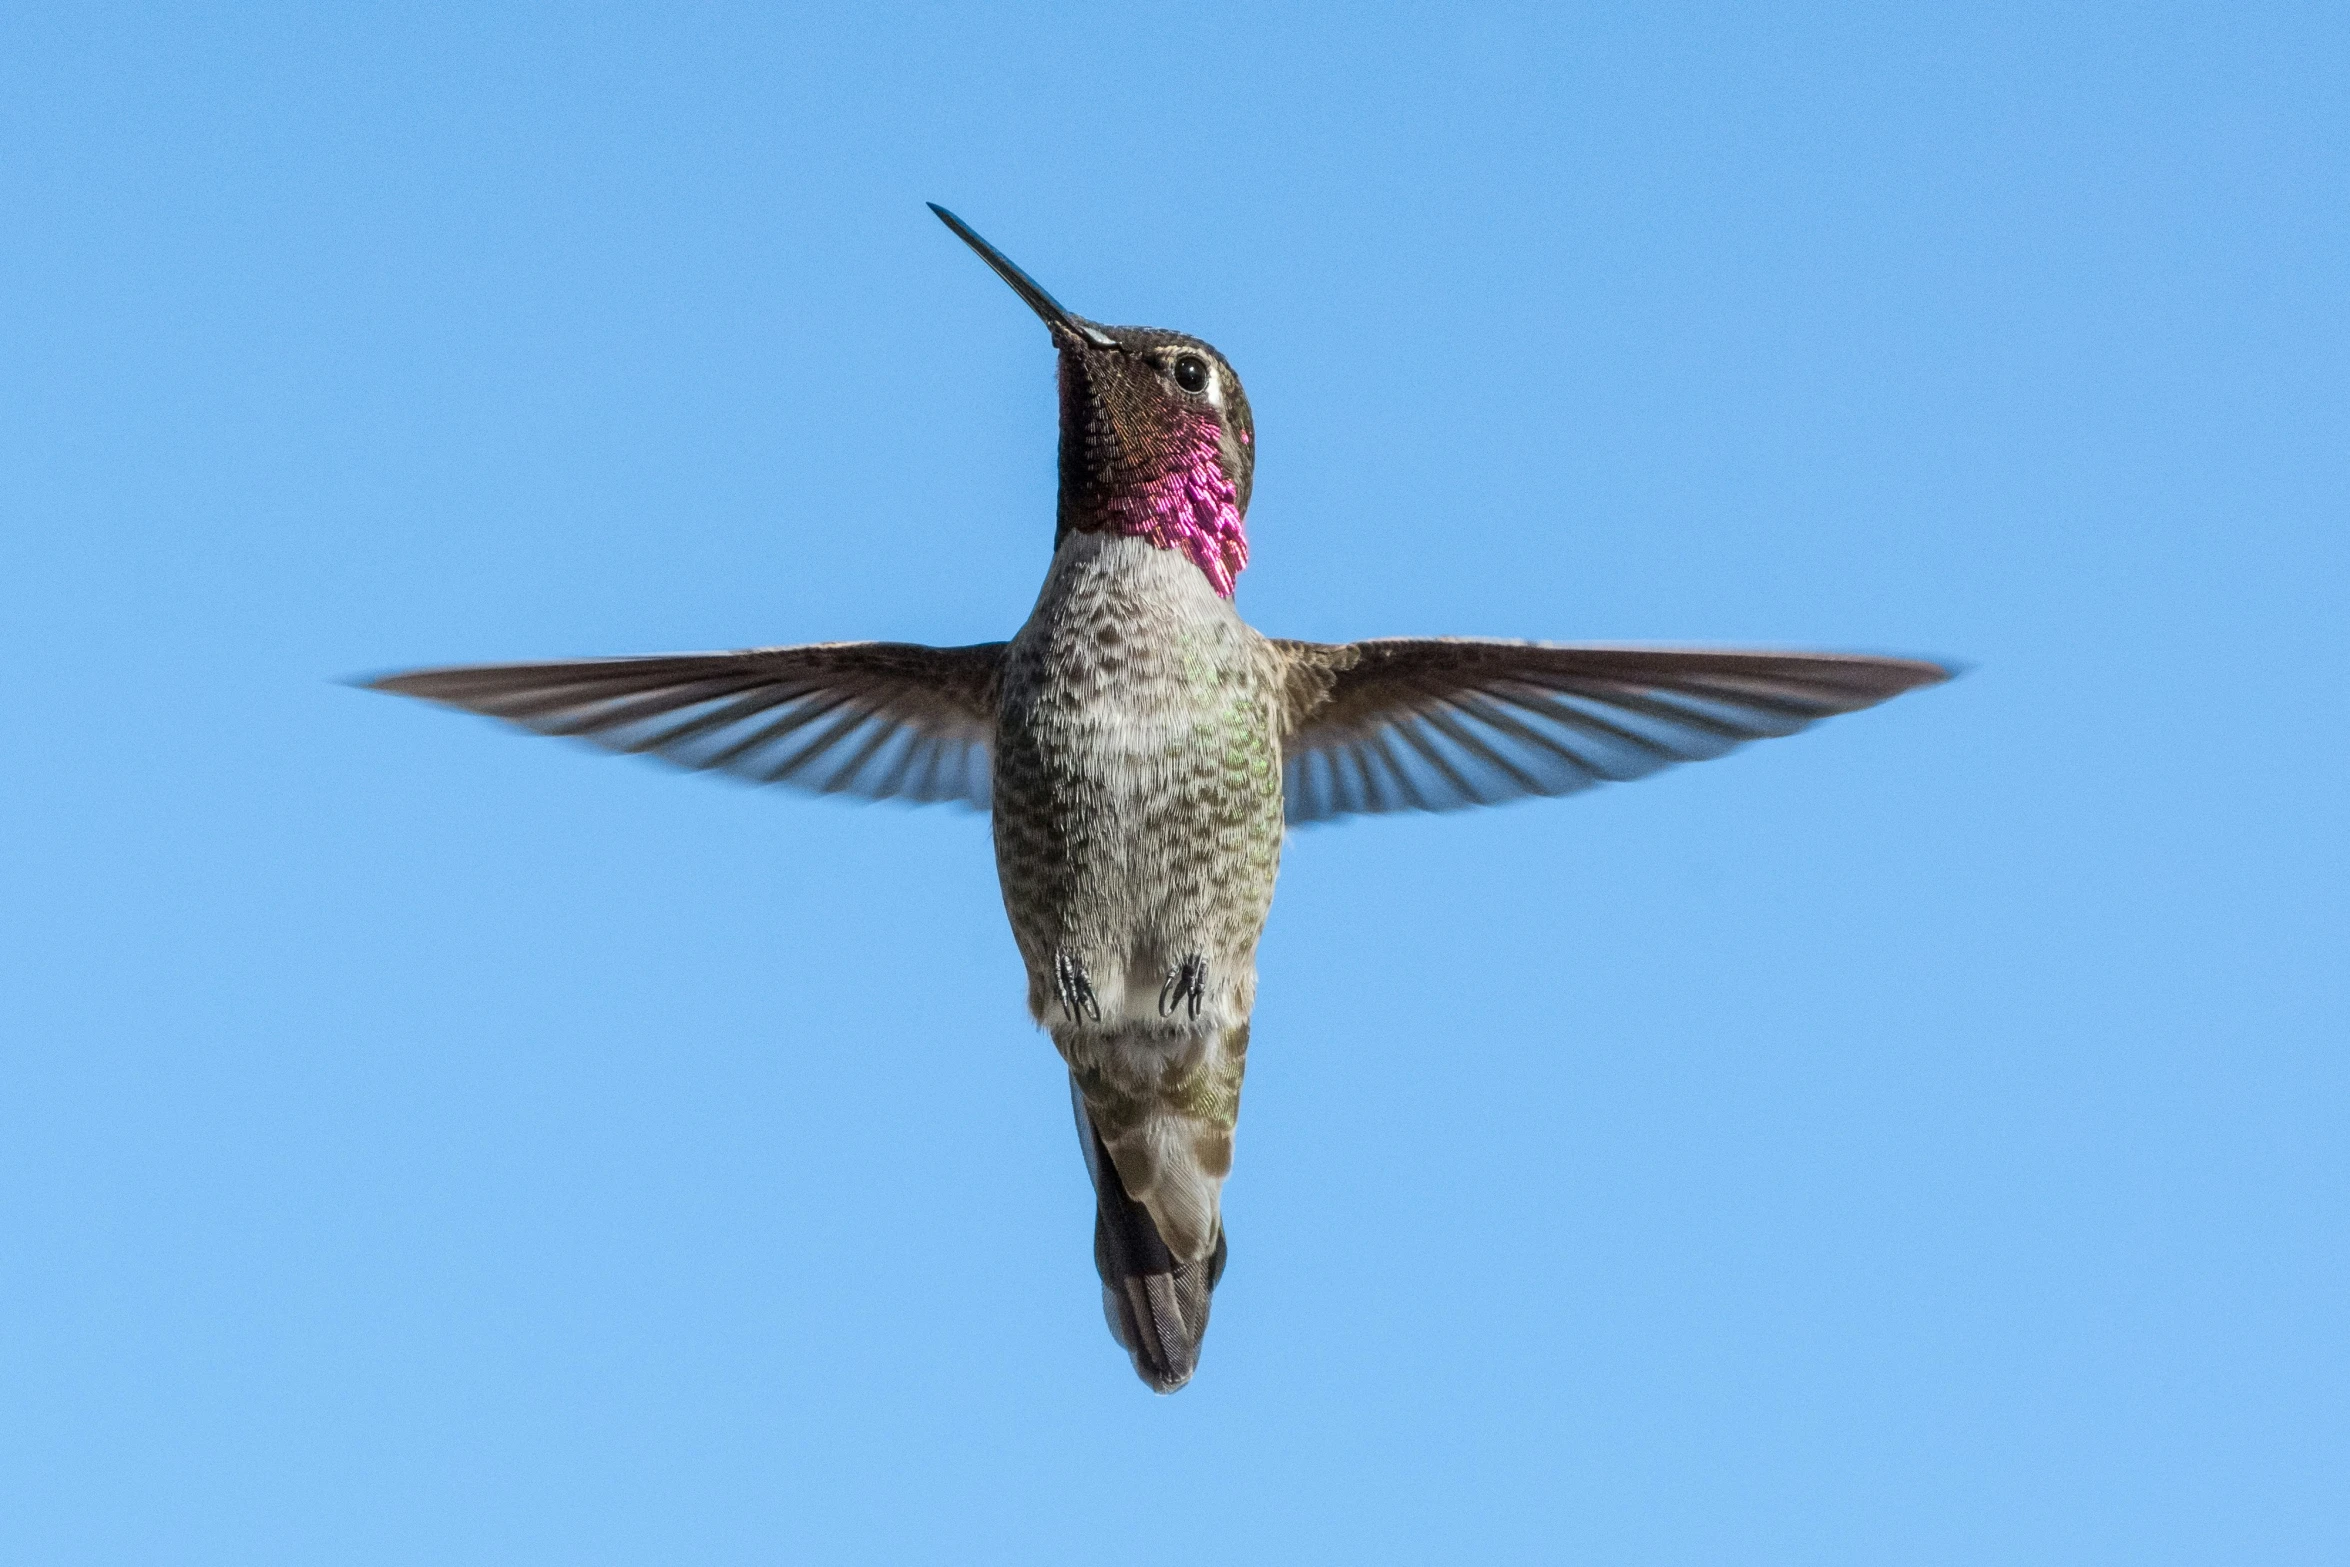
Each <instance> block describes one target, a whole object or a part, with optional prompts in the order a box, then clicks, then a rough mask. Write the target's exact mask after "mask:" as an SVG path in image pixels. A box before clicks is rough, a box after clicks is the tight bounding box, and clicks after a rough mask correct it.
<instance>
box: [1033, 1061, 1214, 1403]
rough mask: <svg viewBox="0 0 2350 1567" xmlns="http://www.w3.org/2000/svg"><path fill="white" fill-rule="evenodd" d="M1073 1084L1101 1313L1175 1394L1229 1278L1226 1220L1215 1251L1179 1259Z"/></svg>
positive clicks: (1146, 1375)
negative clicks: (1088, 1182) (1089, 1184)
mask: <svg viewBox="0 0 2350 1567" xmlns="http://www.w3.org/2000/svg"><path fill="white" fill-rule="evenodd" d="M1069 1090H1070V1093H1069V1097H1070V1099H1071V1101H1072V1102H1073V1103H1074V1104H1075V1105H1076V1107H1077V1140H1078V1141H1079V1142H1080V1143H1081V1144H1083V1145H1084V1148H1085V1170H1086V1173H1087V1174H1088V1175H1090V1176H1092V1177H1093V1194H1094V1220H1093V1265H1094V1267H1095V1268H1096V1269H1097V1270H1098V1271H1099V1272H1100V1273H1101V1276H1102V1315H1103V1316H1104V1317H1106V1318H1107V1319H1108V1320H1109V1324H1110V1336H1111V1337H1112V1338H1114V1339H1116V1340H1117V1341H1118V1342H1119V1344H1120V1345H1121V1346H1123V1347H1124V1348H1125V1350H1126V1352H1127V1353H1128V1354H1129V1355H1131V1356H1133V1357H1134V1374H1135V1375H1136V1376H1139V1377H1141V1378H1142V1380H1143V1381H1145V1382H1147V1383H1149V1384H1150V1387H1151V1390H1152V1391H1153V1392H1158V1393H1172V1392H1174V1391H1175V1390H1176V1389H1177V1388H1179V1387H1181V1386H1183V1384H1184V1383H1186V1382H1188V1381H1190V1380H1191V1374H1192V1372H1193V1371H1194V1370H1195V1369H1197V1368H1198V1366H1199V1345H1200V1340H1201V1338H1202V1337H1204V1336H1205V1335H1206V1333H1207V1331H1208V1297H1209V1296H1210V1295H1211V1294H1212V1293H1213V1292H1214V1290H1215V1288H1216V1281H1217V1280H1219V1279H1221V1278H1222V1277H1223V1276H1224V1258H1225V1245H1224V1228H1223V1225H1222V1223H1221V1222H1219V1223H1218V1224H1217V1226H1216V1245H1215V1249H1214V1250H1213V1251H1211V1252H1209V1253H1208V1255H1206V1256H1205V1257H1202V1258H1200V1259H1198V1260H1197V1261H1193V1262H1178V1261H1177V1260H1176V1259H1175V1257H1174V1254H1173V1253H1171V1252H1170V1251H1168V1249H1167V1243H1166V1242H1165V1241H1163V1240H1161V1239H1160V1238H1159V1227H1158V1225H1157V1224H1156V1223H1155V1222H1153V1220H1152V1219H1151V1214H1150V1210H1149V1209H1148V1208H1146V1207H1144V1206H1143V1205H1142V1204H1141V1203H1139V1202H1137V1201H1135V1200H1134V1199H1133V1198H1132V1197H1130V1196H1128V1195H1127V1194H1126V1183H1125V1182H1124V1181H1122V1180H1120V1179H1119V1177H1118V1167H1117V1165H1115V1164H1114V1163H1112V1162H1111V1160H1110V1151H1109V1149H1108V1148H1107V1147H1105V1146H1104V1145H1103V1143H1102V1136H1101V1133H1100V1132H1099V1131H1098V1130H1097V1129H1096V1128H1095V1127H1094V1124H1093V1117H1092V1116H1090V1115H1088V1114H1087V1113H1086V1109H1085V1095H1084V1093H1083V1092H1082V1091H1080V1090H1079V1089H1078V1087H1077V1084H1076V1082H1075V1080H1074V1079H1072V1080H1071V1082H1070V1085H1069Z"/></svg>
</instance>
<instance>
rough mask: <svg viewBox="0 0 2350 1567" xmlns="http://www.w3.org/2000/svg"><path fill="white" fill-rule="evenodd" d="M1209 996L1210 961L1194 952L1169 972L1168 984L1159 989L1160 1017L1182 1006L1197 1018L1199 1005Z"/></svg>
mask: <svg viewBox="0 0 2350 1567" xmlns="http://www.w3.org/2000/svg"><path fill="white" fill-rule="evenodd" d="M1207 994H1208V960H1207V959H1206V958H1203V957H1201V956H1200V955H1199V954H1198V953H1196V952H1194V953H1193V954H1191V956H1189V957H1187V958H1185V959H1184V960H1183V961H1182V962H1181V963H1179V964H1177V965H1176V966H1175V967H1173V968H1171V969H1169V970H1167V983H1165V984H1164V985H1161V986H1160V987H1159V1016H1161V1017H1165V1016H1166V1015H1167V1014H1168V1013H1170V1012H1172V1011H1174V1010H1175V1009H1176V1008H1177V1007H1178V1006H1181V1007H1183V1008H1185V1009H1186V1010H1187V1011H1188V1012H1189V1013H1190V1014H1191V1015H1192V1016H1193V1017H1195V1018H1196V1017H1198V1016H1199V1004H1200V1002H1201V1001H1203V1000H1205V999H1206V997H1207Z"/></svg>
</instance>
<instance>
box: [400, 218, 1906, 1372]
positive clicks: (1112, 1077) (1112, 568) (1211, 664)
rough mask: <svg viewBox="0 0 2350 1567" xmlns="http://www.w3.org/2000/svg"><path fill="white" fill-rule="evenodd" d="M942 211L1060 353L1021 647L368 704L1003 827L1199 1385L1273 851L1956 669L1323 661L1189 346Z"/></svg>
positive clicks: (511, 680) (1854, 663)
mask: <svg viewBox="0 0 2350 1567" xmlns="http://www.w3.org/2000/svg"><path fill="white" fill-rule="evenodd" d="M931 211H933V212H935V213H937V214H938V216H939V219H940V220H941V221H942V222H944V223H945V224H946V226H947V227H948V228H950V229H952V230H953V231H954V232H955V233H956V234H957V235H958V236H959V237H960V238H961V239H962V240H963V242H964V243H965V244H967V245H969V246H970V247H971V248H972V249H973V250H975V251H977V252H978V253H979V255H980V258H981V259H982V260H984V261H985V262H986V263H987V264H988V265H989V266H990V267H992V268H993V269H994V270H995V272H996V275H997V276H999V277H1001V278H1002V279H1003V280H1004V281H1005V282H1006V283H1008V284H1010V285H1011V287H1012V290H1013V292H1015V293H1017V294H1018V295H1019V296H1020V297H1021V298H1022V299H1023V300H1025V301H1027V303H1028V306H1029V308H1030V309H1032V310H1034V311H1035V312H1036V314H1037V315H1038V316H1040V317H1042V318H1043V320H1044V324H1045V329H1046V330H1047V331H1048V332H1049V333H1050V334H1051V336H1052V342H1053V347H1054V349H1055V350H1056V351H1057V353H1058V357H1059V371H1060V375H1059V380H1060V404H1061V456H1060V506H1059V514H1058V518H1057V520H1056V523H1055V526H1054V531H1053V556H1052V563H1051V565H1050V566H1049V567H1048V568H1047V569H1046V572H1045V580H1044V589H1043V591H1042V592H1041V593H1039V594H1038V595H1037V599H1036V607H1035V609H1034V610H1032V611H1031V612H1030V614H1029V616H1028V620H1027V623H1026V624H1025V625H1023V626H1022V627H1021V628H1020V629H1019V631H1018V632H1017V633H1016V634H1015V635H1014V636H1013V637H1012V639H1011V640H1010V641H1009V642H987V643H981V644H979V645H978V646H975V647H953V648H934V647H923V646H917V645H914V644H910V643H896V642H829V643H817V644H812V645H808V646H801V647H777V648H759V649H754V650H751V651H747V652H736V653H688V654H679V655H673V656H668V657H654V658H604V659H586V660H573V661H565V662H560V663H529V664H487V665H474V666H468V667H460V668H446V669H426V670H418V671H415V672H412V673H407V674H398V675H389V676H385V677H383V678H381V679H378V680H374V681H372V682H369V684H371V685H373V686H374V687H375V688H376V689H379V690H384V691H396V692H399V693H402V694H403V695H407V696H415V697H422V698H425V699H427V700H429V701H434V702H440V703H445V704H447V705H449V706H452V707H459V708H465V709H468V710H470V711H472V712H476V713H483V714H487V715H489V716H491V717H494V718H501V719H506V720H509V721H511V722H513V723H517V724H520V725H522V726H524V727H526V728H529V729H532V730H536V731H538V732H539V733H541V734H552V735H572V736H577V737H579V738H582V739H585V740H589V741H592V742H594V743H595V744H597V745H600V746H603V747H604V748H606V749H608V750H612V751H620V752H628V753H645V754H650V755H654V756H659V757H663V758H666V759H667V760H669V761H672V762H676V763H678V764H681V765H683V766H686V767H691V768H718V769H723V770H725V771H728V772H731V773H735V774H739V775H742V776H745V777H748V778H750V779H753V780H756V781H758V782H761V783H780V784H790V785H795V786H797V787H800V788H803V789H808V790H813V791H815V792H818V793H846V794H855V795H862V796H865V797H867V798H871V799H896V800H908V801H938V800H958V801H962V802H964V803H965V804H967V805H971V806H975V807H978V808H980V809H983V810H986V811H988V812H989V813H990V814H991V816H992V818H993V822H994V830H995V851H996V869H997V873H998V876H999V879H1000V880H1001V882H1002V886H1003V895H1004V910H1005V913H1006V914H1008V915H1009V916H1010V918H1011V925H1012V934H1013V937H1014V939H1015V940H1016V941H1017V942H1018V944H1019V948H1020V956H1021V958H1022V960H1023V961H1024V962H1025V964H1026V965H1027V969H1028V1010H1029V1012H1030V1014H1031V1015H1032V1016H1033V1017H1034V1018H1035V1019H1036V1021H1037V1022H1038V1023H1039V1024H1041V1025H1042V1026H1043V1027H1045V1028H1046V1029H1047V1030H1049V1031H1050V1033H1051V1035H1052V1040H1053V1046H1054V1048H1055V1049H1056V1050H1058V1051H1059V1052H1060V1055H1061V1059H1062V1060H1063V1061H1064V1062H1066V1063H1067V1065H1068V1068H1069V1082H1070V1088H1071V1096H1072V1101H1073V1103H1074V1106H1075V1109H1076V1117H1077V1136H1078V1141H1079V1143H1080V1145H1081V1146H1082V1148H1083V1151H1084V1154H1085V1167H1086V1171H1087V1173H1088V1175H1089V1176H1090V1177H1091V1178H1092V1181H1093V1187H1094V1195H1095V1199H1096V1217H1095V1220H1094V1237H1093V1255H1094V1265H1095V1267H1096V1268H1097V1269H1098V1270H1099V1272H1100V1274H1101V1282H1102V1307H1103V1312H1104V1315H1105V1316H1106V1317H1107V1318H1108V1319H1109V1326H1110V1332H1111V1334H1112V1335H1113V1336H1114V1337H1115V1338H1116V1339H1117V1341H1118V1342H1119V1344H1120V1345H1122V1346H1123V1347H1124V1348H1125V1349H1126V1351H1127V1353H1128V1354H1129V1355H1130V1356H1132V1358H1133V1362H1134V1369H1135V1371H1136V1373H1137V1374H1138V1375H1140V1377H1141V1378H1142V1380H1143V1381H1144V1382H1146V1383H1148V1384H1149V1385H1150V1386H1151V1387H1152V1388H1154V1389H1156V1390H1157V1391H1159V1392H1162V1393H1169V1392H1173V1391H1174V1390H1175V1389H1177V1388H1179V1387H1181V1386H1183V1384H1184V1383H1185V1382H1187V1381H1188V1380H1190V1378H1191V1375H1192V1372H1193V1370H1194V1368H1195V1367H1196V1366H1197V1364H1198V1361H1199V1349H1200V1340H1201V1336H1202V1335H1203V1334H1204V1333H1205V1332H1206V1331H1207V1325H1208V1302H1209V1297H1210V1295H1211V1293H1212V1292H1213V1291H1214V1289H1215V1287H1216V1283H1217V1280H1218V1279H1219V1278H1220V1277H1221V1276H1222V1274H1223V1272H1224V1262H1225V1255H1226V1246H1225V1236H1224V1226H1223V1221H1222V1217H1221V1213H1220V1199H1221V1194H1222V1191H1223V1185H1224V1178H1225V1175H1226V1172H1228V1171H1229V1170H1230V1169H1231V1168H1232V1134H1233V1127H1234V1125H1235V1123H1236V1121H1237V1119H1238V1116H1239V1112H1240V1084H1241V1076H1242V1073H1243V1071H1244V1069H1245V1067H1246V1065H1247V1061H1248V1040H1249V1013H1250V1010H1251V1007H1252V1005H1253V1004H1254V1002H1255V999H1256V988H1257V974H1256V948H1257V938H1258V936H1259V934H1260V933H1261V932H1262V931H1263V929H1264V925H1265V916H1266V913H1267V911H1268V910H1269V909H1270V908H1271V907H1272V902H1273V880H1274V875H1275V873H1276V872H1277V871H1278V869H1279V868H1280V864H1281V845H1282V837H1283V834H1284V832H1285V831H1286V829H1287V828H1289V827H1293V826H1298V825H1301V824H1304V823H1308V822H1320V821H1327V820H1330V819H1331V818H1333V817H1338V816H1344V815H1348V814H1351V813H1356V812H1372V813H1376V812H1387V811H1448V810H1456V809H1460V808H1462V807H1466V806H1471V805H1490V804H1494V803H1497V802H1500V801H1504V800H1511V799H1518V798H1522V797H1526V796H1531V795H1560V794H1571V793H1573V792H1574V791H1576V790H1579V789H1585V788H1589V787H1590V786H1592V785H1593V784H1597V783H1600V782H1602V781H1605V780H1615V779H1629V778H1638V777H1642V776H1644V775H1646V774H1648V773H1651V772H1654V771H1656V770H1657V769H1659V768H1662V767H1665V766H1668V765H1670V764H1671V763H1674V762H1682V761H1695V760H1699V759H1701V758H1706V757H1713V756H1719V755H1721V754H1722V753H1724V752H1726V751H1728V750H1730V749H1732V748H1733V747H1735V746H1737V745H1738V744H1739V743H1741V742H1742V741H1746V740H1753V739H1759V738H1762V737H1765V736H1772V735H1787V734H1793V733H1794V732H1796V731H1797V730H1799V729H1802V728H1804V727H1805V726H1806V725H1808V724H1810V723H1811V722H1813V721H1814V720H1815V719H1819V718H1824V717H1827V716H1828V715H1830V714H1834V713H1848V712H1852V711H1854V710H1856V709H1859V708H1863V707H1868V706H1870V705H1872V704H1874V703H1877V702H1881V701H1883V700H1885V699H1886V698H1888V697H1891V696H1894V695H1896V694H1898V693H1900V692H1903V691H1907V690H1909V689H1911V688H1912V687H1915V686H1923V685H1930V684H1933V683H1934V682H1936V681H1940V680H1944V679H1947V678H1948V677H1949V675H1950V673H1951V671H1949V670H1947V669H1944V668H1942V667H1941V666H1939V665H1936V664H1930V663H1921V662H1916V661H1913V660H1909V659H1895V658H1874V657H1864V656H1857V655H1849V654H1830V653H1783V652H1727V651H1713V650H1696V649H1681V648H1632V647H1609V646H1574V645H1559V644H1552V643H1539V642H1505V641H1492V640H1486V639H1481V638H1470V637H1431V638H1393V639H1384V640H1379V641H1370V642H1349V643H1340V644H1326V643H1316V642H1293V641H1286V640H1282V639H1279V638H1270V637H1266V636H1263V635H1261V634H1260V633H1258V632H1257V631H1255V630H1254V629H1252V628H1251V627H1250V626H1249V625H1248V624H1247V623H1246V622H1245V621H1243V620H1242V619H1241V618H1240V616H1239V614H1238V613H1237V612H1235V610H1234V609H1233V606H1232V595H1233V587H1234V584H1235V583H1236V582H1237V580H1238V579H1239V576H1240V573H1241V570H1242V568H1244V567H1245V566H1246V565H1247V564H1248V536H1247V533H1246V531H1245V529H1244V527H1243V520H1244V519H1245V517H1246V516H1247V513H1248V501H1249V485H1250V480H1251V478H1252V476H1253V473H1254V469H1255V465H1256V428H1255V425H1254V423H1253V421H1252V420H1251V418H1250V415H1249V406H1248V398H1247V396H1246V395H1245V394H1244V393H1243V392H1242V391H1241V387H1240V378H1239V377H1238V376H1237V375H1235V374H1234V373H1233V370H1232V366H1231V364H1230V363H1228V362H1227V361H1226V360H1225V358H1224V356H1223V355H1222V354H1220V353H1218V352H1217V351H1216V350H1215V349H1214V348H1212V347H1210V346H1209V345H1208V344H1206V343H1204V342H1201V341H1200V340H1199V339H1198V338H1196V337H1188V336H1185V335H1184V334H1182V333H1180V332H1168V331H1161V330H1158V329H1156V328H1150V327H1115V326H1102V325H1099V324H1098V323H1096V322H1093V321H1089V320H1086V319H1085V318H1084V317H1082V316H1078V315H1074V314H1072V313H1071V312H1069V311H1068V310H1065V309H1063V308H1062V307H1061V305H1060V304H1059V303H1058V302H1057V301H1056V300H1055V299H1054V298H1053V297H1052V295H1050V294H1048V293H1046V292H1045V291H1044V290H1043V289H1042V288H1040V287H1039V286H1038V285H1037V284H1036V282H1035V280H1034V279H1032V278H1030V277H1029V276H1028V274H1027V273H1025V272H1023V271H1021V270H1020V269H1019V268H1018V267H1016V266H1014V265H1013V264H1012V263H1011V262H1010V261H1009V260H1007V259H1006V258H1005V257H1004V255H1003V254H1002V253H1001V252H999V251H998V250H996V248H995V247H994V246H992V245H990V244H988V243H987V241H985V240H983V239H981V238H980V237H979V235H978V234H976V233H974V232H973V231H972V230H971V228H970V227H969V226H968V225H966V224H965V223H964V222H963V221H962V220H961V219H960V218H957V217H956V216H955V215H954V214H953V213H951V212H948V211H947V210H946V209H945V208H943V207H939V206H936V205H933V206H932V207H931Z"/></svg>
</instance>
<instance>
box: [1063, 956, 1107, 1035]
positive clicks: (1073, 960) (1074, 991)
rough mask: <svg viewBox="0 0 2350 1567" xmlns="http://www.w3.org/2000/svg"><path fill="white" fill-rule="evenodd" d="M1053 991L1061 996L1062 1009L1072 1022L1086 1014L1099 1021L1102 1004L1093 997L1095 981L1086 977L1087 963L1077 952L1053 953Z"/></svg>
mask: <svg viewBox="0 0 2350 1567" xmlns="http://www.w3.org/2000/svg"><path fill="white" fill-rule="evenodd" d="M1053 991H1054V993H1055V994H1056V995H1058V996H1059V997H1060V998H1061V1011H1062V1013H1063V1014H1064V1015H1066V1016H1067V1017H1068V1019H1069V1021H1070V1022H1072V1023H1074V1022H1076V1021H1077V1020H1078V1018H1079V1016H1080V1015H1082V1016H1085V1017H1088V1018H1090V1019H1092V1020H1093V1021H1094V1022H1096V1023H1099V1022H1100V1021H1101V1020H1102V1004H1101V1003H1100V1002H1098V1001H1096V1000H1094V998H1093V981H1092V980H1090V979H1087V978H1086V977H1085V963H1084V960H1083V959H1081V958H1079V957H1078V956H1077V954H1076V953H1074V952H1069V951H1066V950H1064V951H1060V952H1056V953H1054V954H1053Z"/></svg>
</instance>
